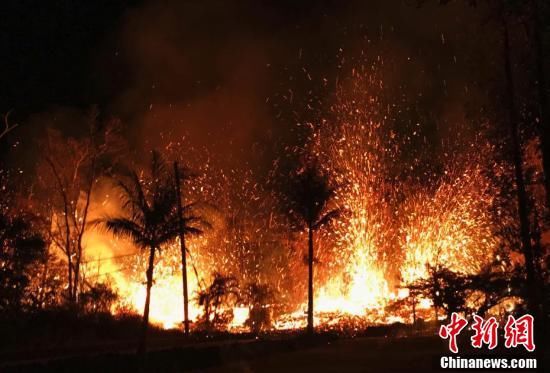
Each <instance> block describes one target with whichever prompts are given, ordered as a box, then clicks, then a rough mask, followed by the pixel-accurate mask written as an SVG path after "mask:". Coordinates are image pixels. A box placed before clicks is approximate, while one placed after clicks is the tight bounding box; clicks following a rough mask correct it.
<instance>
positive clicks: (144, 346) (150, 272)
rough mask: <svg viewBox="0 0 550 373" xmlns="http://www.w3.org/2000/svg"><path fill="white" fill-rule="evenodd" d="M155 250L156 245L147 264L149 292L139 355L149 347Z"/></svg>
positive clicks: (144, 311)
mask: <svg viewBox="0 0 550 373" xmlns="http://www.w3.org/2000/svg"><path fill="white" fill-rule="evenodd" d="M155 250H156V248H155V247H154V246H152V247H151V251H150V252H149V264H148V266H147V292H146V295H145V307H144V309H143V320H142V324H141V336H140V339H139V345H138V350H137V353H138V354H139V355H141V354H144V353H145V350H146V349H147V330H148V328H149V306H150V303H151V287H152V286H153V269H154V265H155Z"/></svg>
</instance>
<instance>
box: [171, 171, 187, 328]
mask: <svg viewBox="0 0 550 373" xmlns="http://www.w3.org/2000/svg"><path fill="white" fill-rule="evenodd" d="M174 176H175V181H176V197H177V199H178V220H179V235H180V247H181V277H182V281H183V326H184V330H185V335H186V336H188V335H189V295H188V292H187V253H186V251H187V248H186V247H185V229H184V224H183V209H182V207H181V190H180V175H179V167H178V162H177V161H176V162H174Z"/></svg>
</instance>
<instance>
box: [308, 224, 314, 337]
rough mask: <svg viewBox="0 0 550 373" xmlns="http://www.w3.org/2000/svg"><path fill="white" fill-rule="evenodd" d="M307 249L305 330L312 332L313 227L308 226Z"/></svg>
mask: <svg viewBox="0 0 550 373" xmlns="http://www.w3.org/2000/svg"><path fill="white" fill-rule="evenodd" d="M308 242H309V250H308V257H307V264H308V289H307V332H308V334H313V229H312V227H311V225H310V226H309V227H308Z"/></svg>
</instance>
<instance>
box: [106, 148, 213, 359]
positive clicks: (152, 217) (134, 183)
mask: <svg viewBox="0 0 550 373" xmlns="http://www.w3.org/2000/svg"><path fill="white" fill-rule="evenodd" d="M117 186H118V187H119V189H120V190H121V192H122V198H123V201H124V203H123V206H122V207H123V210H124V211H125V212H126V214H125V215H123V216H118V217H108V218H106V219H103V220H102V221H101V222H102V223H103V225H104V226H105V228H106V229H107V230H108V231H110V232H111V233H113V234H114V235H116V236H119V237H126V238H129V239H130V240H131V241H132V242H133V243H134V244H135V245H136V246H138V247H140V248H141V249H143V250H149V261H148V265H147V271H146V277H147V289H146V290H147V291H146V297H145V306H144V310H143V320H142V329H141V336H140V340H139V345H138V353H144V352H145V349H146V343H147V329H148V326H149V306H150V302H151V287H152V285H153V270H154V264H155V253H156V251H157V250H159V249H160V248H162V247H163V246H164V245H166V244H167V243H169V242H171V241H173V240H174V239H175V238H176V237H177V236H178V235H179V234H180V229H184V230H185V232H186V233H188V234H200V233H202V231H201V229H200V228H198V227H195V226H193V224H194V223H196V222H198V221H199V220H200V219H199V218H197V217H194V216H190V217H189V216H188V217H185V218H183V217H182V219H183V224H182V225H180V213H179V211H178V199H177V193H176V190H175V188H174V179H173V175H172V174H171V172H169V171H168V170H167V168H166V164H165V162H164V161H163V160H162V159H161V157H160V155H159V154H158V153H157V152H153V155H152V161H151V169H150V175H149V177H146V178H144V177H140V176H139V175H138V173H137V172H135V171H134V172H130V173H129V175H128V177H127V180H125V181H121V180H119V181H118V182H117ZM183 213H184V212H183Z"/></svg>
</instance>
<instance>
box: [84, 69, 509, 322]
mask: <svg viewBox="0 0 550 373" xmlns="http://www.w3.org/2000/svg"><path fill="white" fill-rule="evenodd" d="M354 78H356V79H357V80H356V82H355V84H352V86H353V88H352V89H351V91H352V93H353V94H352V95H351V98H350V95H349V93H347V94H340V95H338V100H337V104H336V105H335V106H334V107H333V113H332V114H333V115H332V119H331V120H328V119H327V120H322V121H321V123H320V124H318V125H312V126H311V127H312V128H313V131H312V134H311V137H310V139H309V140H310V141H309V143H308V145H307V152H309V153H311V154H314V155H316V156H317V157H318V158H319V160H320V161H321V164H322V165H323V166H324V167H326V169H327V171H328V172H329V174H330V175H331V176H332V179H333V181H334V183H335V185H337V187H338V188H337V195H336V197H335V199H334V201H333V204H334V205H335V207H339V208H341V209H342V210H344V211H345V214H344V215H343V216H342V217H341V218H340V219H339V220H338V221H337V222H336V223H335V224H334V225H333V226H331V227H328V228H327V229H326V230H325V231H323V232H320V234H319V235H318V237H317V239H316V248H315V250H316V258H315V259H316V261H317V263H316V264H315V279H314V281H315V286H314V289H315V290H314V292H315V299H314V310H315V322H316V324H317V325H328V326H330V325H335V324H338V323H339V322H340V321H341V320H343V319H344V318H351V319H353V320H362V321H361V322H365V323H388V322H395V321H400V322H403V321H405V319H404V318H403V317H402V316H400V315H394V314H390V313H388V312H386V311H385V308H386V306H387V305H388V304H389V303H390V302H391V301H394V300H399V299H404V298H406V297H407V296H408V295H409V294H408V291H407V290H406V289H404V288H403V287H404V286H406V285H407V284H409V283H411V282H413V281H415V280H417V279H419V278H425V277H426V276H427V275H428V272H427V267H426V265H427V264H431V265H436V264H439V265H443V266H445V267H447V268H449V269H451V270H453V271H458V272H462V273H475V272H477V271H479V270H480V268H481V267H482V266H483V265H484V264H486V263H487V261H488V260H490V259H491V256H492V254H493V253H494V252H495V249H496V247H497V246H498V244H499V243H498V241H497V239H496V238H494V234H493V231H492V227H493V220H492V219H493V217H492V216H491V213H490V210H491V206H492V204H493V196H494V195H495V188H496V187H495V185H494V183H493V182H492V181H491V179H490V178H489V177H487V176H486V175H485V172H484V170H485V168H486V167H488V163H487V162H489V161H490V159H492V158H491V151H492V150H493V149H492V148H491V147H490V146H489V145H488V144H485V143H484V144H483V145H482V146H481V147H480V148H479V149H477V150H476V153H475V154H474V153H468V154H466V155H465V156H461V157H455V158H452V157H449V158H446V159H447V164H445V165H444V168H443V169H444V172H443V173H442V174H437V173H430V172H431V171H422V170H421V171H419V172H420V173H421V175H420V176H418V175H416V176H414V175H415V172H416V169H415V167H417V165H418V164H419V163H420V162H419V161H418V160H417V159H415V160H413V161H411V162H409V163H410V165H408V166H407V167H409V169H408V170H406V172H405V171H403V170H400V169H397V167H396V165H398V164H400V160H401V158H402V156H403V154H402V152H403V151H404V150H403V149H402V147H404V146H405V145H406V144H405V143H406V142H407V141H411V140H410V137H405V138H407V139H408V140H406V141H405V140H403V135H402V134H401V135H398V134H396V133H395V132H394V131H393V130H392V129H391V127H390V126H389V124H388V123H387V122H388V116H389V115H390V114H389V112H388V111H387V110H385V111H384V110H380V106H381V105H380V103H379V102H378V99H377V97H376V96H371V95H369V93H368V92H367V91H368V90H367V89H366V88H365V86H368V85H369V84H378V82H377V81H369V82H366V81H365V80H363V79H362V78H358V77H357V75H354ZM415 134H416V132H415ZM472 154H474V155H472ZM491 167H494V165H491ZM230 174H231V175H235V174H236V172H235V171H234V170H232V172H231V173H230ZM413 176H414V177H413ZM423 178H426V179H429V182H428V183H425V182H422V179H423ZM202 182H204V183H205V185H208V183H206V182H205V181H204V180H202ZM254 184H255V183H254V182H252V181H251V179H250V178H249V179H246V180H245V182H244V184H243V186H242V188H241V189H242V190H245V191H246V192H247V193H249V194H254V193H256V194H259V192H258V191H257V190H256V189H254V188H253V187H251V186H252V185H254ZM194 188H195V189H196V190H201V191H202V190H203V189H208V188H203V186H195V187H194ZM236 189H239V188H236ZM209 190H210V191H211V193H212V195H213V196H215V195H216V194H217V193H216V192H213V190H215V188H209ZM218 197H219V196H218ZM225 197H227V196H226V195H224V198H225ZM261 199H264V200H267V199H266V198H263V197H262V196H258V195H252V196H250V195H247V196H246V198H243V201H245V200H246V201H259V200H261ZM228 201H229V202H228ZM235 203H236V201H234V200H231V198H228V199H227V201H225V202H224V204H225V205H231V204H235ZM275 211H276V209H275V208H273V211H272V212H270V213H269V214H268V215H269V224H266V225H265V226H264V228H265V229H270V228H271V220H272V218H273V216H274V215H275V214H276V212H275ZM218 215H219V214H218ZM251 216H253V215H251ZM226 218H227V217H226ZM216 219H217V220H220V221H222V220H223V217H221V218H220V216H217V218H216ZM228 225H229V224H228V223H223V224H214V228H213V232H212V233H210V234H208V235H207V236H206V237H202V238H200V239H195V241H193V242H192V243H191V244H190V252H191V253H193V255H192V256H191V257H190V258H189V266H188V278H189V294H190V298H191V301H190V304H189V311H190V318H191V320H192V321H195V322H196V321H198V320H199V318H200V316H201V314H202V312H203V309H202V308H201V307H200V306H199V304H198V302H197V298H196V295H197V294H198V292H199V291H200V290H201V289H203V288H204V286H205V281H204V280H205V279H208V278H209V276H211V275H212V273H214V272H215V271H225V272H226V273H229V274H232V273H231V271H233V273H235V271H241V270H242V267H238V265H239V263H237V264H236V263H235V262H236V261H240V263H241V264H240V265H246V263H247V262H246V261H245V260H242V261H241V259H242V258H237V256H236V255H240V254H235V253H236V252H238V250H236V247H232V246H231V245H232V244H233V245H238V244H237V243H236V242H237V241H238V240H240V241H238V242H241V243H242V242H244V244H243V245H242V246H243V247H245V246H246V250H249V247H252V246H251V245H250V242H253V240H254V235H258V236H260V235H262V234H263V232H262V230H263V228H261V226H260V228H258V227H256V226H254V228H253V229H252V230H251V231H250V232H249V231H246V229H248V228H247V224H242V226H241V227H240V228H239V229H242V232H241V233H239V234H240V235H241V236H240V237H231V238H228V237H224V234H227V229H228V228H227V226H228ZM300 238H303V236H300V237H298V239H300ZM237 239H238V240H237ZM104 241H105V239H104V238H103V242H102V243H101V245H106V244H105V242H104ZM98 244H99V243H98ZM89 245H91V246H93V245H94V243H90V244H89ZM257 247H260V245H258V246H257ZM224 250H225V251H224ZM246 250H244V251H243V253H244V254H243V255H251V254H250V251H246ZM239 252H240V251H239ZM247 253H248V254H247ZM273 258H274V256H273V257H272V259H269V260H275V259H273ZM277 258H278V259H277V260H287V259H288V258H291V257H290V256H285V255H283V256H279V257H277ZM281 258H283V259H281ZM292 258H294V259H293V260H295V261H296V260H298V257H297V256H294V257H292ZM258 260H259V259H258ZM144 261H145V259H144V256H142V255H135V256H131V257H129V258H125V259H124V260H122V261H120V262H119V265H120V267H121V268H122V269H123V270H122V271H120V272H119V273H116V274H114V275H113V276H112V280H113V282H114V285H115V287H116V288H117V290H118V291H119V294H120V296H121V301H120V304H119V305H118V308H119V309H124V308H129V309H131V310H133V311H134V312H137V313H140V312H141V311H142V309H143V304H144V301H145V287H144V286H143V281H144V277H145V275H144V274H145V264H144ZM243 263H244V264H243ZM250 263H254V271H256V272H258V271H259V272H260V273H262V270H261V268H260V265H263V266H265V268H277V269H279V270H278V272H277V271H274V272H276V273H279V274H281V273H283V271H284V268H285V267H284V265H286V268H298V267H297V266H296V263H283V264H284V265H283V266H281V265H280V264H281V263H279V262H278V263H277V265H275V264H276V263H275V262H273V263H271V262H268V263H260V262H254V261H250ZM259 268H260V269H259ZM280 268H283V269H282V270H281V269H280ZM254 271H251V272H254ZM254 273H255V272H254ZM264 273H265V272H264ZM271 273H273V272H271ZM272 276H273V274H272ZM244 277H246V276H244ZM251 277H252V276H251ZM269 281H271V283H277V284H279V283H280V282H279V280H278V279H275V278H267V279H265V282H268V283H269ZM241 285H244V284H241ZM279 290H280V289H279ZM181 294H182V281H181V264H180V252H179V246H178V245H177V244H176V243H174V244H173V245H171V246H169V247H167V248H163V250H162V251H161V253H160V255H158V259H157V263H156V266H155V271H154V286H153V291H152V300H151V311H150V318H151V320H152V321H153V322H154V323H158V324H160V325H162V326H163V327H164V328H176V327H180V326H181V324H182V319H183V299H182V295H181ZM302 295H303V297H302V298H300V299H299V300H297V301H296V302H295V304H298V306H297V307H296V308H295V309H294V310H293V311H292V310H291V311H290V312H286V313H283V314H282V315H279V316H278V317H277V318H276V319H275V320H273V327H274V328H276V329H289V328H299V327H303V326H304V325H305V310H306V309H307V306H306V303H305V294H302ZM268 306H270V305H268ZM430 306H431V302H430V301H429V300H427V299H420V300H419V304H418V306H417V308H418V309H428V308H429V307H430ZM232 311H233V312H232V313H233V320H232V321H230V323H229V328H231V329H233V330H239V329H240V328H242V327H243V325H244V324H245V322H246V321H247V319H248V317H249V306H248V305H244V304H238V305H236V306H235V307H234V308H233V310H232Z"/></svg>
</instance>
